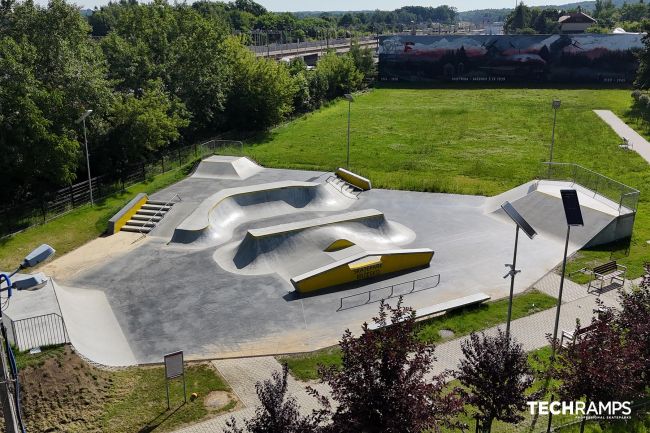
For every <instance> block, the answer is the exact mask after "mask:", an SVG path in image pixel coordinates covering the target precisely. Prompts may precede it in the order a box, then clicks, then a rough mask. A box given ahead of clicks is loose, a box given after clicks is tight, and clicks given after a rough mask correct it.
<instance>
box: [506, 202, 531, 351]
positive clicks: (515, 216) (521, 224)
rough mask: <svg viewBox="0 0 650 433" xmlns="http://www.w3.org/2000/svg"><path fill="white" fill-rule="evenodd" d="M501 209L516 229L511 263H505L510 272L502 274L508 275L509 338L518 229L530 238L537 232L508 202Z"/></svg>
mask: <svg viewBox="0 0 650 433" xmlns="http://www.w3.org/2000/svg"><path fill="white" fill-rule="evenodd" d="M501 209H503V210H504V211H505V213H506V215H508V216H509V217H510V219H512V220H513V221H514V222H515V224H516V225H517V229H516V231H515V252H514V254H513V258H512V264H511V265H509V264H507V265H506V267H509V268H510V272H508V273H507V274H506V275H504V277H503V278H508V276H509V277H510V300H509V302H508V320H507V322H506V338H507V339H508V340H510V321H511V319H512V298H513V296H514V290H515V275H517V274H518V273H519V272H521V270H517V268H516V266H517V245H518V244H519V230H520V229H521V230H523V231H524V233H526V236H528V237H529V238H530V239H532V238H534V237H535V235H537V232H536V231H535V230H534V229H533V228H532V227H531V226H530V224H528V221H526V220H525V219H524V217H523V216H521V214H520V213H519V212H517V210H516V209H515V208H514V207H513V206H512V204H510V202H505V203H503V204H502V205H501Z"/></svg>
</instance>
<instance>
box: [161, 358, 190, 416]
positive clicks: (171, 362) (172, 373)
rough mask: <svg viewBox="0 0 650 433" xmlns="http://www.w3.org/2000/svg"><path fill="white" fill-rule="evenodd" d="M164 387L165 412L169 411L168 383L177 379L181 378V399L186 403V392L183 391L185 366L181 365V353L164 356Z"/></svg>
mask: <svg viewBox="0 0 650 433" xmlns="http://www.w3.org/2000/svg"><path fill="white" fill-rule="evenodd" d="M164 359H165V386H166V388H167V410H169V409H170V408H171V407H170V404H169V381H170V380H171V379H176V378H177V377H181V376H182V377H183V399H184V401H185V403H187V392H186V389H185V366H184V364H183V351H180V352H174V353H170V354H169V355H165V358H164Z"/></svg>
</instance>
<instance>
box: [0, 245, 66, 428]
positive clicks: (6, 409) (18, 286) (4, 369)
mask: <svg viewBox="0 0 650 433" xmlns="http://www.w3.org/2000/svg"><path fill="white" fill-rule="evenodd" d="M54 253H55V251H54V248H52V247H51V246H49V245H47V244H43V245H41V246H40V247H38V248H36V249H35V250H34V251H32V252H31V253H29V254H28V255H27V257H25V260H23V262H22V263H21V264H20V266H19V267H18V269H16V270H15V271H14V272H12V273H11V274H9V275H6V274H0V287H2V283H3V282H5V283H6V284H7V287H5V288H0V293H1V292H7V299H8V298H11V295H12V291H13V290H38V289H40V288H42V287H43V286H44V285H45V283H46V281H45V280H42V279H41V278H39V277H37V276H32V277H31V278H27V279H25V280H21V281H17V282H15V283H12V282H11V277H13V276H14V275H16V273H18V272H19V271H20V270H22V269H27V268H31V267H34V266H36V265H38V264H39V263H41V262H44V261H45V260H47V259H49V258H50V257H52V255H54ZM0 333H1V335H2V337H1V338H2V347H0V364H1V365H0V402H2V411H3V416H4V420H5V423H4V424H5V431H6V432H8V433H18V432H21V431H24V429H23V427H24V425H23V421H22V416H21V411H20V398H19V392H18V389H19V388H18V382H16V385H15V390H16V392H13V391H12V387H11V386H10V384H11V383H12V382H14V381H15V380H17V370H16V368H15V360H14V361H12V362H11V364H10V365H12V368H11V371H12V374H13V375H14V376H13V377H11V376H10V374H9V369H8V366H7V358H6V357H7V356H9V357H10V359H12V360H13V354H12V352H11V347H10V346H9V341H8V340H7V329H6V328H5V325H4V321H3V319H2V305H1V303H0Z"/></svg>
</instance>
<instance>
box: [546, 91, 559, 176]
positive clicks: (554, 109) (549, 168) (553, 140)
mask: <svg viewBox="0 0 650 433" xmlns="http://www.w3.org/2000/svg"><path fill="white" fill-rule="evenodd" d="M560 105H562V102H561V101H560V100H559V99H553V102H552V104H551V106H552V107H553V132H552V134H551V154H550V155H549V158H548V162H549V165H548V175H549V178H550V176H551V166H552V162H553V147H555V122H556V120H557V110H558V108H560Z"/></svg>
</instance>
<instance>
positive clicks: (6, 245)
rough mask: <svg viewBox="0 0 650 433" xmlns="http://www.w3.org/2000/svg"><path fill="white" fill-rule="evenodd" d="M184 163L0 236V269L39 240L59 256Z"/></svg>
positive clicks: (170, 179) (177, 173)
mask: <svg viewBox="0 0 650 433" xmlns="http://www.w3.org/2000/svg"><path fill="white" fill-rule="evenodd" d="M191 166H192V164H188V165H186V166H184V167H181V168H180V169H173V170H170V171H168V172H166V173H164V174H161V175H158V176H156V177H154V178H152V179H149V180H147V181H146V182H143V183H138V184H135V185H132V186H130V187H129V188H126V190H125V191H124V192H121V193H118V194H115V195H111V196H108V197H106V198H103V199H101V200H98V201H96V202H95V206H93V207H91V206H90V205H86V206H82V207H80V208H78V209H75V210H73V211H72V212H70V213H68V214H66V215H64V216H62V217H59V218H57V219H54V220H52V221H50V222H48V223H46V224H43V225H40V226H36V227H32V228H29V229H27V230H25V231H23V232H20V233H18V234H15V235H13V236H9V237H6V238H3V239H0V270H4V271H12V270H14V269H15V268H16V266H17V265H18V264H20V263H22V261H23V258H24V257H25V256H26V255H27V254H28V253H29V252H30V251H31V250H32V249H34V248H36V247H37V246H39V245H40V244H42V243H47V244H50V245H52V246H53V247H54V249H56V252H57V255H58V256H62V255H64V254H66V253H68V252H70V251H72V250H74V249H75V248H78V247H80V246H81V245H83V244H85V243H86V242H89V241H91V240H93V239H95V238H96V237H98V236H99V235H101V234H102V233H103V232H104V231H105V230H106V224H107V222H108V220H109V219H110V218H111V217H112V216H113V215H115V214H116V213H117V212H118V211H119V210H120V209H121V208H122V207H123V206H124V205H125V204H127V203H128V202H129V201H130V200H131V199H132V198H133V197H135V196H136V195H137V194H138V193H141V192H146V193H150V194H151V193H154V192H156V191H157V190H159V189H162V188H165V187H166V186H169V185H171V184H173V183H176V182H178V181H179V180H181V179H183V178H184V177H186V176H187V175H188V174H189V168H190V167H191Z"/></svg>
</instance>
